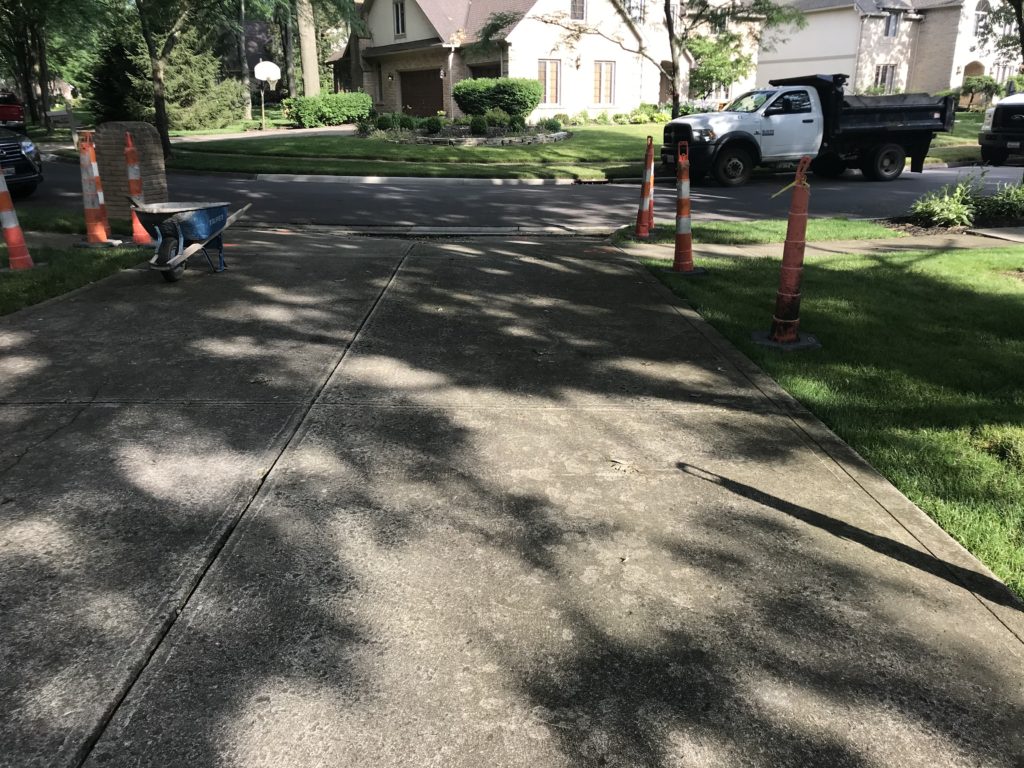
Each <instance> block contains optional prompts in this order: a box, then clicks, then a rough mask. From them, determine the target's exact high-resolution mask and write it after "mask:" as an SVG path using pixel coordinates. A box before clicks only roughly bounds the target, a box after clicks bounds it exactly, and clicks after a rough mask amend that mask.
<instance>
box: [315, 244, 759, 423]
mask: <svg viewBox="0 0 1024 768" xmlns="http://www.w3.org/2000/svg"><path fill="white" fill-rule="evenodd" d="M439 274H443V280H440V279H438V276H439ZM637 329H640V332H639V333H638V332H637ZM353 351H354V352H355V354H353V355H352V356H350V357H349V359H347V360H346V361H345V364H344V365H343V366H342V367H341V368H340V369H339V370H338V372H337V373H336V375H335V376H334V378H333V379H332V380H331V382H330V383H329V385H328V386H327V388H326V390H325V392H324V396H323V401H324V402H375V403H382V402H414V403H417V404H428V403H429V404H448V405H455V404H458V405H475V406H480V405H494V404H495V403H502V404H505V405H509V404H516V403H521V404H527V403H531V404H534V405H536V404H539V403H542V402H546V403H548V404H550V405H552V406H566V405H574V406H579V405H592V406H609V405H612V406H615V407H618V406H620V405H623V404H625V405H628V406H629V407H634V406H637V405H644V406H647V407H672V406H674V405H677V404H688V403H693V402H697V401H702V402H720V401H732V400H735V399H737V398H740V399H744V400H746V401H749V400H750V397H749V391H748V390H747V389H746V386H747V384H746V382H745V380H743V381H741V380H739V379H737V377H736V372H735V369H734V368H733V367H732V366H730V365H727V364H725V362H724V359H723V358H722V357H721V356H720V355H718V354H717V353H715V352H714V351H713V350H712V351H709V350H708V348H707V345H706V344H705V343H704V341H703V338H702V337H701V336H700V334H699V333H698V332H697V331H696V329H695V328H694V327H693V326H691V325H689V324H686V323H680V322H679V317H678V315H676V314H675V313H674V312H673V311H672V310H671V309H670V308H669V307H666V306H665V305H663V304H652V303H651V302H650V285H649V284H648V282H647V278H646V276H645V275H644V274H641V272H640V268H638V266H637V264H636V263H635V262H634V261H633V260H632V259H628V258H625V257H623V256H622V254H621V253H620V252H619V251H618V250H617V249H613V248H610V247H609V246H606V245H603V244H600V243H598V242H590V243H583V244H581V245H580V246H577V245H574V244H569V243H551V242H543V241H539V240H537V241H535V240H530V239H510V240H505V241H501V242H500V243H495V241H491V242H490V243H488V242H487V241H483V242H477V241H472V242H464V243H451V244H445V243H437V244H430V245H429V246H428V245H421V246H418V247H417V249H416V251H415V252H414V253H413V254H412V256H411V257H410V258H409V259H408V260H407V262H406V263H405V265H404V266H403V268H402V271H401V273H400V275H399V279H398V280H397V281H396V284H395V286H394V287H393V289H392V290H391V291H390V293H389V295H388V301H387V302H386V303H385V304H383V305H382V306H381V307H380V308H379V309H378V311H377V312H376V313H375V315H374V317H373V319H372V320H371V321H370V322H369V323H368V324H367V326H366V328H364V330H363V332H362V333H361V334H360V338H359V339H358V341H357V342H356V346H355V348H354V350H353Z"/></svg>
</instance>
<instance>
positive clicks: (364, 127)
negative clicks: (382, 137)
mask: <svg viewBox="0 0 1024 768" xmlns="http://www.w3.org/2000/svg"><path fill="white" fill-rule="evenodd" d="M376 128H377V121H376V119H374V118H371V117H369V116H367V117H364V118H362V119H361V120H357V121H356V133H358V134H359V135H360V136H369V135H370V133H371V132H372V131H374V130H375V129H376Z"/></svg>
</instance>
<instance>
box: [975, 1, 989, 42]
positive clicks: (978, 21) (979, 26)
mask: <svg viewBox="0 0 1024 768" xmlns="http://www.w3.org/2000/svg"><path fill="white" fill-rule="evenodd" d="M990 10H991V8H990V7H989V4H988V3H987V2H986V0H981V2H980V3H978V7H977V8H975V9H974V36H975V37H980V36H981V35H983V34H984V32H985V23H986V22H987V21H988V14H989V11H990Z"/></svg>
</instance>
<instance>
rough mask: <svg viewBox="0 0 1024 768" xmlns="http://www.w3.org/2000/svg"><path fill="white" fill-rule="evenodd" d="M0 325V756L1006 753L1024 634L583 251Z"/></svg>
mask: <svg viewBox="0 0 1024 768" xmlns="http://www.w3.org/2000/svg"><path fill="white" fill-rule="evenodd" d="M238 238H239V240H237V241H236V242H237V243H238V245H237V246H236V247H233V248H230V249H229V252H228V262H229V271H228V272H226V273H224V274H221V275H213V274H210V273H207V272H204V271H202V270H199V269H197V270H189V272H187V273H186V275H185V277H184V279H183V280H182V281H181V282H179V283H175V284H170V285H169V284H164V283H163V282H162V281H161V280H160V279H159V277H158V276H157V275H155V274H152V273H150V272H147V271H126V272H123V273H121V274H119V275H117V276H115V277H113V278H111V279H108V280H105V281H103V282H101V283H98V284H96V285H94V286H92V287H91V288H89V289H87V290H84V291H80V292H78V293H76V294H75V295H74V297H72V298H71V299H67V300H64V301H57V302H52V303H49V304H47V305H45V306H41V307H37V308H34V309H29V310H25V311H22V312H18V313H15V314H13V315H11V316H8V317H6V318H2V319H0V424H2V426H3V434H4V435H5V439H4V440H3V441H0V486H2V492H0V509H2V510H3V511H4V514H3V516H2V517H0V562H2V563H3V566H4V567H3V568H0V672H2V674H0V766H18V767H19V768H20V767H21V766H32V765H47V766H51V765H52V766H77V765H79V764H84V765H86V766H96V767H97V768H98V766H107V767H109V766H126V767H127V766H131V768H137V767H138V766H153V767H156V766H160V768H171V767H176V766H182V767H184V766H188V767H189V768H202V767H205V766H213V765H238V766H246V767H247V768H248V767H250V766H252V767H257V766H274V767H275V768H289V767H291V766H302V767H305V766H310V767H312V766H367V767H369V766H374V767H375V766H388V767H389V768H390V767H391V766H410V767H412V766H416V767H417V768H419V767H421V766H428V765H436V766H445V767H446V768H448V767H452V768H478V767H479V766H494V767H495V768H498V767H504V766H545V767H546V766H597V765H606V766H630V767H632V766H669V765H672V766H687V767H689V766H698V767H700V766H708V767H709V768H710V767H711V766H715V767H716V768H717V767H718V766H731V765H741V764H742V765H751V766H766V767H769V766H770V767H771V768H776V767H777V766H820V765H828V766H834V767H836V768H838V767H839V766H851V767H852V766H857V767H858V768H860V767H862V766H891V765H899V766H922V767H923V766H928V767H929V768H931V766H936V765H987V766H1006V767H1007V768H1009V767H1010V766H1014V765H1018V764H1019V763H1020V758H1021V756H1022V755H1024V733H1022V731H1021V729H1020V728H1019V724H1020V723H1021V722H1024V645H1022V641H1021V638H1024V613H1022V611H1021V606H1020V604H1019V603H1017V602H1015V601H1014V600H1013V599H1012V597H1011V596H1010V595H1009V594H1008V593H1007V591H1006V590H1005V588H1004V587H1002V585H1001V584H999V582H997V581H996V580H995V579H994V578H993V577H992V576H991V575H990V574H989V573H988V572H987V571H986V570H985V569H984V568H983V567H982V566H980V565H979V564H978V563H977V561H975V560H974V559H973V558H971V557H970V556H969V555H968V554H967V553H966V552H965V551H964V550H962V549H961V548H960V547H959V546H957V545H956V544H955V543H953V542H952V540H950V539H949V538H948V537H947V536H946V535H945V534H943V533H942V532H941V531H939V530H938V528H937V527H936V526H935V525H934V524H932V523H931V522H930V521H929V520H928V519H927V518H926V517H925V516H924V515H923V514H922V513H921V512H920V511H919V510H917V509H916V508H915V507H913V505H911V504H910V502H908V501H907V500H906V499H905V498H904V497H903V496H901V495H900V494H899V493H898V492H896V491H895V489H893V488H892V486H890V485H889V484H888V483H886V482H885V481H884V480H882V479H881V478H880V477H879V476H877V475H876V474H875V473H874V472H873V471H872V470H871V469H870V468H869V467H868V466H866V465H865V464H864V463H863V461H861V460H860V459H859V458H858V457H857V456H856V455H855V454H853V452H852V451H851V450H850V449H849V448H847V447H846V446H845V445H844V444H842V443H841V442H839V441H838V440H837V439H836V438H835V437H834V436H832V435H831V433H829V432H828V431H827V430H825V428H824V427H823V426H822V425H821V424H820V423H819V422H817V421H816V420H815V419H814V418H813V417H811V416H809V414H807V413H806V412H805V411H804V410H803V409H802V408H800V407H799V406H798V405H797V404H796V403H795V402H793V401H792V400H791V399H790V398H789V397H788V396H787V395H785V393H783V392H782V391H781V390H780V389H779V388H778V387H777V386H776V385H775V384H774V383H773V382H771V381H770V380H768V379H767V378H766V377H765V376H764V375H763V374H762V373H760V371H758V370H757V369H756V368H754V367H753V366H752V365H751V364H750V363H749V362H748V361H746V360H745V359H744V358H742V356H740V355H739V354H738V353H736V352H735V351H734V350H733V349H732V348H731V347H729V345H728V344H727V343H726V342H724V341H723V340H722V339H721V338H720V337H719V336H718V335H717V334H716V333H715V332H714V331H713V330H712V329H710V328H709V327H708V326H707V325H705V324H704V323H703V321H701V320H700V318H699V317H697V316H696V315H695V314H694V313H692V312H691V311H689V310H688V309H686V308H684V307H682V306H680V305H679V304H678V303H677V302H676V300H675V299H674V298H673V297H671V296H670V295H669V294H668V293H667V292H666V291H665V290H664V289H663V288H662V287H661V286H660V285H659V284H658V283H657V281H656V280H655V279H654V278H653V277H652V276H651V275H649V274H648V273H647V272H646V271H645V270H643V269H642V268H640V267H639V266H638V265H637V263H636V262H635V261H634V260H633V259H631V258H629V257H627V256H625V255H623V254H622V253H621V252H620V251H618V250H617V249H613V248H610V247H609V246H607V245H605V244H603V243H602V242H600V241H596V240H575V241H565V240H555V241H545V240H535V239H532V238H529V237H520V238H518V239H517V238H514V237H512V238H508V237H506V238H501V239H494V240H473V241H462V242H451V243H449V242H443V241H429V242H425V241H398V240H370V239H348V240H347V239H341V238H338V237H337V236H336V235H334V234H333V233H324V234H308V233H307V234H301V235H298V234H292V235H281V234H273V233H264V232H259V233H257V232H250V233H241V232H239V233H238Z"/></svg>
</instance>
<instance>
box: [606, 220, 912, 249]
mask: <svg viewBox="0 0 1024 768" xmlns="http://www.w3.org/2000/svg"><path fill="white" fill-rule="evenodd" d="M786 226H787V222H786V220H785V219H763V220H760V221H702V222H694V224H693V242H694V243H713V244H720V245H760V244H764V243H782V242H785V240H786ZM634 231H635V230H634V227H632V226H628V227H623V228H622V229H620V230H619V231H618V232H616V233H615V240H616V242H645V243H674V242H675V237H676V232H675V227H674V226H672V225H671V224H658V225H656V226H655V228H654V233H653V235H652V236H651V237H650V238H648V239H646V240H642V241H639V240H637V238H636V237H635V236H634V235H633V232H634ZM902 236H903V233H901V232H898V231H897V230H894V229H890V228H889V227H885V226H882V225H881V224H876V223H875V222H873V221H851V220H849V219H840V218H831V219H828V218H826V219H810V220H809V221H808V222H807V240H808V241H817V240H876V239H882V238H888V237H902Z"/></svg>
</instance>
